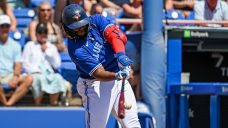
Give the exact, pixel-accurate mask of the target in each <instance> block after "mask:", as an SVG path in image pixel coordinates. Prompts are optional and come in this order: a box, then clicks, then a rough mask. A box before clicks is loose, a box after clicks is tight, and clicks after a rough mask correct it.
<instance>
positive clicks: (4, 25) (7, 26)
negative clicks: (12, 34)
mask: <svg viewBox="0 0 228 128" xmlns="http://www.w3.org/2000/svg"><path fill="white" fill-rule="evenodd" d="M0 27H1V28H10V24H1V25H0Z"/></svg>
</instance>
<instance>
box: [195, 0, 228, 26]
mask: <svg viewBox="0 0 228 128" xmlns="http://www.w3.org/2000/svg"><path fill="white" fill-rule="evenodd" d="M194 13H195V19H196V20H212V21H223V20H228V5H227V3H226V2H224V1H222V0H205V1H196V2H195V5H194ZM201 26H221V25H216V24H201ZM223 26H225V27H227V26H228V25H227V24H226V25H223Z"/></svg>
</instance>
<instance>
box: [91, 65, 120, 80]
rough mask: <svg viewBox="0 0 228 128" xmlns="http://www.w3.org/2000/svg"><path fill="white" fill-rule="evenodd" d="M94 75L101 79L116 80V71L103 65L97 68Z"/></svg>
mask: <svg viewBox="0 0 228 128" xmlns="http://www.w3.org/2000/svg"><path fill="white" fill-rule="evenodd" d="M92 76H93V77H95V78H96V79H97V80H101V81H109V80H115V79H116V77H115V73H114V72H109V71H105V69H104V67H103V66H101V67H99V68H98V69H97V70H95V71H94V72H93V74H92Z"/></svg>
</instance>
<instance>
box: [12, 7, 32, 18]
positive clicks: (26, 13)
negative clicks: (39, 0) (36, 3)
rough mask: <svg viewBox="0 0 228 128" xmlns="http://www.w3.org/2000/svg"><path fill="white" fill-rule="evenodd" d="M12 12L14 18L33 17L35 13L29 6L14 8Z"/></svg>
mask: <svg viewBox="0 0 228 128" xmlns="http://www.w3.org/2000/svg"><path fill="white" fill-rule="evenodd" d="M13 13H14V15H15V17H16V18H19V17H20V18H34V17H35V15H36V13H35V11H34V10H33V9H31V8H23V9H14V10H13Z"/></svg>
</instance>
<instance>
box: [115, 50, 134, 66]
mask: <svg viewBox="0 0 228 128" xmlns="http://www.w3.org/2000/svg"><path fill="white" fill-rule="evenodd" d="M116 57H117V61H118V66H119V69H120V70H123V69H124V68H127V67H128V66H130V65H131V64H132V63H133V61H132V60H131V59H130V58H128V56H126V55H125V54H124V53H123V52H119V53H117V54H116Z"/></svg>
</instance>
